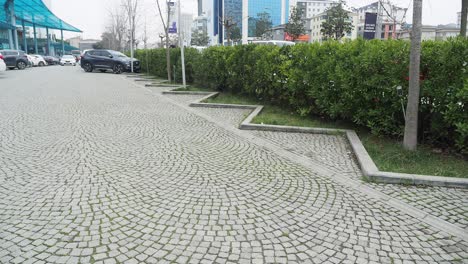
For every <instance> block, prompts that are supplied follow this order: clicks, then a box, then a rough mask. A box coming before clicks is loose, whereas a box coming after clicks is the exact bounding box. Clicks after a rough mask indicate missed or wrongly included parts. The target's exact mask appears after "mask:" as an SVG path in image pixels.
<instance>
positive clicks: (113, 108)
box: [0, 67, 468, 263]
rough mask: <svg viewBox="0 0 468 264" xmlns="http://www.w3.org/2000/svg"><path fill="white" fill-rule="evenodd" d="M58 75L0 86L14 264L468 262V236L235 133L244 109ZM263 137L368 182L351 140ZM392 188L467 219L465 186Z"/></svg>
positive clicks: (20, 75)
mask: <svg viewBox="0 0 468 264" xmlns="http://www.w3.org/2000/svg"><path fill="white" fill-rule="evenodd" d="M56 71H57V68H55V69H54V68H38V69H31V71H29V70H28V71H21V72H20V71H9V72H8V74H9V75H8V77H7V78H3V79H0V82H1V88H0V90H1V91H0V93H1V95H2V96H0V144H1V146H2V147H1V148H0V186H2V188H0V242H1V243H0V262H2V263H9V262H12V261H13V260H14V259H17V260H16V261H19V260H21V261H23V259H24V262H26V261H28V258H29V259H34V260H42V261H44V262H47V261H48V259H49V258H51V260H53V261H54V262H64V263H65V262H75V261H76V259H77V258H79V262H81V263H90V262H92V261H101V262H103V263H106V262H109V263H112V262H113V261H115V262H121V263H140V262H148V263H164V262H167V263H169V262H172V261H173V262H180V263H183V262H185V261H186V260H187V261H188V259H190V262H192V263H202V262H207V263H213V262H215V263H216V262H218V263H239V262H258V263H286V262H288V263H294V262H297V263H339V262H345V260H347V261H350V262H351V263H358V262H371V261H375V262H381V261H382V260H383V259H386V260H388V259H390V258H392V259H393V261H394V263H399V262H403V261H404V260H406V261H413V260H418V261H426V262H428V263H434V262H444V261H447V262H450V261H454V260H456V259H461V260H462V261H466V260H467V258H468V256H467V254H466V252H467V249H468V245H467V242H466V241H461V240H459V239H457V238H453V237H451V236H449V235H447V234H446V233H444V232H443V230H438V229H435V228H433V227H430V226H427V225H426V224H424V223H421V221H419V219H417V218H413V217H410V216H408V215H407V214H405V213H402V212H400V211H398V210H396V209H395V208H392V207H390V206H388V205H386V204H384V203H383V202H382V201H379V200H376V199H373V198H369V197H367V196H365V195H363V194H361V193H359V192H357V191H355V190H354V189H351V188H349V187H347V186H344V185H340V184H337V183H336V182H334V181H333V179H330V178H329V177H325V175H320V174H318V173H316V172H314V171H311V170H309V169H307V168H304V167H302V166H300V165H298V164H297V163H296V162H295V161H293V160H289V159H286V158H283V157H282V156H280V155H278V154H277V153H275V152H274V151H272V150H270V149H268V148H265V147H263V146H260V145H259V144H256V142H254V140H247V139H246V138H243V137H240V136H239V135H237V134H235V133H233V132H231V131H230V130H229V129H227V127H228V126H229V127H232V126H233V125H235V122H237V120H239V118H240V117H241V116H242V115H243V114H244V113H243V112H236V111H230V112H229V111H228V112H223V111H222V110H219V109H218V110H216V111H211V110H210V111H204V110H199V111H200V113H203V114H204V115H208V116H213V118H214V120H215V121H216V120H217V121H216V122H211V121H209V120H207V119H206V118H202V117H200V116H199V115H197V114H194V113H192V112H191V111H187V110H186V109H184V108H182V107H180V106H178V105H175V104H172V103H171V102H169V101H168V100H167V98H166V97H164V96H160V95H159V94H158V93H159V92H160V91H159V90H158V91H156V90H154V89H153V92H154V93H151V92H150V91H148V90H145V89H143V88H139V87H135V86H133V85H131V84H130V83H128V82H125V81H123V80H121V79H120V78H117V77H116V76H115V75H111V74H97V75H96V74H84V73H82V72H80V70H79V69H78V68H71V67H69V68H63V67H62V68H61V70H60V74H57V72H56ZM49 74H54V76H60V77H57V79H54V80H49V78H46V76H48V75H49ZM26 77H27V78H26ZM62 78H63V79H62ZM30 80H35V82H34V83H33V82H31V81H30ZM36 83H40V84H41V85H36ZM4 84H5V85H4ZM64 84H67V85H64ZM187 100H188V99H184V100H179V101H177V102H181V103H186V102H187ZM197 111H198V110H197ZM203 111H204V112H203ZM197 113H198V112H197ZM223 113H228V116H227V117H226V116H223ZM221 121H222V122H221ZM264 134H265V135H259V134H258V133H256V132H252V134H251V135H252V137H253V136H258V137H262V138H265V139H269V140H271V142H276V143H275V144H278V145H281V146H282V145H284V144H286V143H285V141H289V144H288V146H289V151H292V152H294V151H296V152H297V153H299V154H301V155H305V156H307V157H310V158H311V159H315V160H316V161H321V162H322V163H321V164H324V166H328V167H329V168H330V170H331V171H333V172H336V173H343V174H346V175H349V177H350V178H353V177H354V178H356V177H359V170H358V168H357V167H356V164H355V163H354V161H353V160H352V158H351V157H350V155H349V153H348V152H347V151H348V148H347V146H346V142H345V141H343V140H342V139H341V138H340V137H339V136H328V137H322V136H320V137H306V139H303V138H300V137H299V136H296V135H295V136H292V137H290V136H288V137H285V136H281V135H278V134H271V135H267V134H269V133H264ZM296 138H297V140H296ZM306 143H307V144H309V145H307V146H306ZM310 145H311V146H310ZM373 188H380V187H379V186H373ZM392 188H393V187H392ZM379 190H380V189H379ZM434 190H435V191H434ZM381 191H382V192H385V193H389V195H390V194H391V195H392V197H393V196H394V197H397V196H401V197H400V198H401V199H402V200H404V201H407V202H408V203H414V204H416V205H417V206H420V207H418V208H424V207H427V210H429V211H431V210H432V209H431V208H439V207H440V208H442V209H438V210H433V212H437V213H434V214H435V215H436V216H437V217H440V218H443V219H451V220H450V221H453V222H454V223H457V224H459V225H460V226H463V225H464V223H465V224H466V219H465V220H463V217H464V215H465V213H466V193H464V192H463V191H459V190H453V191H451V190H448V189H443V188H441V189H427V190H421V189H411V188H406V187H395V189H394V190H392V189H389V188H382V190H381ZM445 193H447V194H446V195H445ZM418 194H421V197H423V198H422V200H418V199H416V197H418ZM400 198H399V199H400ZM450 199H453V200H452V201H450ZM463 199H465V200H463ZM439 200H441V201H439ZM425 201H430V203H425ZM460 208H461V209H460ZM431 212H432V211H431ZM447 221H448V220H447ZM23 249H28V252H33V253H34V254H33V255H27V254H25V253H24V251H22V250H23ZM65 252H67V253H68V255H66V256H60V255H61V254H63V253H65ZM417 257H420V259H417ZM21 258H23V259H21ZM327 261H328V262H327Z"/></svg>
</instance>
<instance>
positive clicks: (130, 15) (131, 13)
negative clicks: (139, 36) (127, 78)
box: [128, 1, 133, 73]
mask: <svg viewBox="0 0 468 264" xmlns="http://www.w3.org/2000/svg"><path fill="white" fill-rule="evenodd" d="M132 5H133V1H132V2H131V3H130V5H129V12H128V13H129V18H130V19H129V20H130V58H131V61H130V71H131V72H132V73H133V10H132Z"/></svg>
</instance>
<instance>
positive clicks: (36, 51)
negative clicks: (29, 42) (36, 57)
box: [33, 24, 38, 54]
mask: <svg viewBox="0 0 468 264" xmlns="http://www.w3.org/2000/svg"><path fill="white" fill-rule="evenodd" d="M33 30H34V53H35V54H38V50H37V37H36V35H37V33H36V24H33Z"/></svg>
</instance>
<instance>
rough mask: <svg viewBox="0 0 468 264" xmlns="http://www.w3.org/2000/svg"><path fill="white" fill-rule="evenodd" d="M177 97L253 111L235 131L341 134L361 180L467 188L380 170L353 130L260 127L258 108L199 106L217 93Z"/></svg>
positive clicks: (464, 183) (466, 183)
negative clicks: (255, 122) (354, 157)
mask: <svg viewBox="0 0 468 264" xmlns="http://www.w3.org/2000/svg"><path fill="white" fill-rule="evenodd" d="M174 92H177V91H168V92H163V93H166V94H167V93H174ZM177 94H206V95H207V96H204V97H203V98H201V99H198V100H196V101H195V102H193V103H190V104H189V106H191V107H211V108H238V109H253V111H252V112H251V113H250V114H249V115H248V116H247V117H246V118H245V119H244V121H242V123H241V124H240V125H239V129H242V130H263V131H277V132H291V133H315V134H329V135H336V134H345V135H346V138H347V139H348V142H349V144H350V145H351V148H352V150H353V152H354V155H355V156H356V159H357V161H358V163H359V166H360V168H361V171H362V174H363V176H364V178H365V179H367V180H369V181H372V182H378V183H389V184H407V185H426V186H441V187H458V188H468V179H463V178H455V177H442V176H432V175H418V174H407V173H395V172H386V171H380V170H379V169H378V168H377V166H376V165H375V163H374V161H373V160H372V158H371V157H370V156H369V153H367V150H366V148H365V147H364V145H363V144H362V142H361V140H360V139H359V136H358V135H357V134H356V132H355V131H353V130H346V129H333V128H311V127H296V126H279V125H264V124H253V123H251V122H252V120H253V119H254V118H255V117H256V116H257V115H258V114H260V112H261V111H262V110H263V106H262V105H235V104H215V103H202V102H203V101H205V100H206V99H208V98H211V97H215V96H217V95H218V94H219V93H218V92H213V93H210V92H190V91H182V93H179V92H177Z"/></svg>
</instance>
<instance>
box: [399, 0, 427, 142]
mask: <svg viewBox="0 0 468 264" xmlns="http://www.w3.org/2000/svg"><path fill="white" fill-rule="evenodd" d="M421 17H422V0H413V28H412V33H411V51H410V69H409V91H408V105H407V107H406V120H405V135H404V138H403V147H404V148H405V149H408V150H416V147H417V144H418V108H419V67H420V59H421V58H420V57H421Z"/></svg>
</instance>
